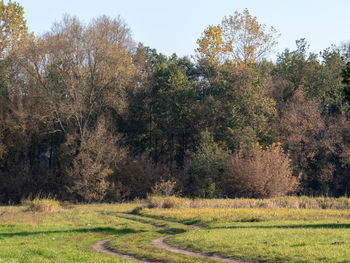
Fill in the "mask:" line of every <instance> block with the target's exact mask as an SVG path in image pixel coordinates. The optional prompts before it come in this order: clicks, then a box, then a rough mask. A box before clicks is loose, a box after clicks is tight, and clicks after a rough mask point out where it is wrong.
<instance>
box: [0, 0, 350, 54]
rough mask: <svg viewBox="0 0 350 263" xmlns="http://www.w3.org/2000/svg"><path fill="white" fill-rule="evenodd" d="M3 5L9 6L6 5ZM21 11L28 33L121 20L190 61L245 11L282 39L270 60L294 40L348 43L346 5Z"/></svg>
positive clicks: (175, 2) (261, 3)
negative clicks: (63, 24)
mask: <svg viewBox="0 0 350 263" xmlns="http://www.w3.org/2000/svg"><path fill="white" fill-rule="evenodd" d="M5 2H8V1H6V0H5ZM16 2H17V3H19V4H20V5H21V6H23V7H24V12H25V18H26V20H27V25H28V28H29V30H30V31H32V32H34V33H35V34H40V33H44V32H46V31H48V30H50V28H51V26H52V24H53V23H54V22H58V21H60V20H61V19H62V17H63V15H64V14H69V15H75V16H77V17H78V18H80V20H81V21H82V22H84V23H89V21H91V19H93V18H95V17H98V16H101V15H108V16H110V17H112V18H113V17H117V16H118V15H120V17H121V18H122V19H123V20H124V21H125V22H126V23H127V25H128V26H129V27H130V29H131V32H132V36H133V39H134V40H135V41H137V42H142V43H143V44H144V45H146V46H149V47H151V48H155V49H157V51H158V52H161V53H163V54H165V55H168V56H170V55H171V54H173V53H176V54H177V55H178V56H191V55H193V54H194V50H195V48H196V47H197V44H196V41H197V39H198V38H200V36H201V33H202V32H203V31H204V30H205V28H206V27H208V26H209V25H217V24H219V23H220V22H221V20H222V18H223V17H224V16H229V15H233V14H234V12H235V11H238V12H242V11H243V10H244V9H245V8H248V10H249V12H250V13H251V14H252V15H254V16H256V17H257V19H258V21H259V22H260V23H262V24H266V25H267V26H268V27H270V26H273V27H275V28H276V29H277V31H278V32H279V33H280V34H281V36H280V37H279V38H278V39H277V41H278V45H277V46H276V48H275V50H274V53H273V54H271V55H270V59H273V60H274V59H276V55H277V54H278V53H281V52H283V50H284V49H286V48H288V49H290V50H294V49H295V47H296V46H295V40H297V39H300V38H305V39H306V40H307V42H308V43H309V45H310V49H309V51H312V52H316V53H318V52H320V51H322V50H324V49H325V48H327V47H330V46H331V45H340V44H341V43H345V42H349V41H350V34H349V28H350V15H349V13H350V0H332V1H330V0H328V1H326V0H318V1H317V0H240V1H238V0H211V1H209V0H172V1H170V0H94V1H92V0H16Z"/></svg>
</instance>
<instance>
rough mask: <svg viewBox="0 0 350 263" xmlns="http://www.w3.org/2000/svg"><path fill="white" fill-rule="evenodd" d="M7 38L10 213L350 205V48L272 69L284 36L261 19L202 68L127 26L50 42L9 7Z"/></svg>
mask: <svg viewBox="0 0 350 263" xmlns="http://www.w3.org/2000/svg"><path fill="white" fill-rule="evenodd" d="M0 28H1V30H0V203H1V204H16V203H19V202H20V201H21V200H23V199H27V198H29V199H30V198H34V197H37V196H50V197H55V198H57V199H59V200H67V201H71V202H87V203H91V202H121V201H127V200H133V199H136V198H139V199H141V198H145V197H147V195H149V194H163V195H178V196H182V197H190V198H195V197H202V198H235V197H247V198H269V197H279V196H285V195H308V196H332V197H339V196H349V192H348V188H350V119H349V117H350V116H349V102H350V43H343V44H340V43H339V46H332V47H329V48H327V49H325V50H324V51H322V52H320V53H319V54H316V53H312V52H309V49H308V47H309V45H308V43H307V41H306V40H305V39H299V40H296V48H295V50H288V49H285V50H284V51H283V52H281V53H279V54H278V55H277V59H276V61H271V60H270V59H269V55H270V54H271V53H272V52H274V48H275V47H276V44H277V41H278V37H279V33H278V32H277V30H276V29H275V28H274V27H269V26H267V25H264V24H261V23H259V22H258V19H257V17H255V16H254V15H252V14H250V12H249V11H248V10H247V9H245V10H243V11H242V12H241V13H239V12H235V13H234V14H232V15H231V16H227V17H224V18H223V19H222V22H221V23H220V24H218V25H210V26H208V27H207V28H205V29H203V33H202V35H201V36H200V38H199V39H198V41H197V49H196V50H195V52H194V55H193V56H192V57H178V56H177V55H176V54H173V55H172V56H170V57H169V56H165V55H163V54H161V53H159V52H157V50H155V49H153V48H152V47H147V46H144V45H143V44H142V43H137V42H136V41H134V40H133V39H132V37H131V29H129V27H128V25H126V23H125V22H124V21H123V20H122V19H121V18H120V17H117V18H111V17H107V16H100V17H98V18H96V19H93V20H92V21H90V23H88V24H84V23H82V22H81V21H80V20H79V19H78V18H77V17H74V16H69V15H66V16H64V17H63V19H62V20H61V21H60V22H57V23H55V24H54V25H53V26H52V27H51V30H49V31H47V32H46V33H44V34H42V35H38V36H37V35H34V34H33V33H30V32H29V30H28V27H27V25H26V21H25V19H24V10H23V7H21V6H20V5H19V4H18V3H16V2H11V1H10V2H8V3H7V4H5V3H4V1H0ZM349 190H350V189H349Z"/></svg>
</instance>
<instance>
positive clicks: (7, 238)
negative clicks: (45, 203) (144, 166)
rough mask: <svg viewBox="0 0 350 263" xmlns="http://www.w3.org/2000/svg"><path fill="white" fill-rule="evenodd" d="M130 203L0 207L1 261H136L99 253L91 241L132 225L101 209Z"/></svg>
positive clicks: (111, 235)
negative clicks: (37, 209)
mask: <svg viewBox="0 0 350 263" xmlns="http://www.w3.org/2000/svg"><path fill="white" fill-rule="evenodd" d="M129 209H130V207H126V206H118V207H112V206H77V207H74V208H73V209H69V210H62V211H60V212H54V213H32V212H28V211H24V210H25V209H24V208H23V207H0V262H6V263H8V262H23V263H24V262H25V263H27V262H28V263H29V262H33V263H34V262H35V263H37V262H91V263H92V262H94V263H95V262H102V263H103V262H132V261H127V260H122V259H117V258H115V257H112V256H108V255H104V254H101V253H97V252H95V251H93V250H92V249H91V247H90V246H91V244H92V243H94V242H96V241H98V240H101V239H105V238H108V237H116V236H121V235H124V234H126V233H129V232H130V231H133V230H132V229H133V228H132V227H133V226H132V223H131V222H130V221H128V220H125V219H122V218H118V217H114V216H108V215H104V214H103V213H101V212H98V211H99V210H117V211H125V210H129Z"/></svg>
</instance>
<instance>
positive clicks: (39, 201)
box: [22, 197, 62, 212]
mask: <svg viewBox="0 0 350 263" xmlns="http://www.w3.org/2000/svg"><path fill="white" fill-rule="evenodd" d="M22 205H24V206H25V207H26V211H31V212H56V211H60V210H61V209H62V206H61V205H60V202H59V201H57V200H55V199H51V198H39V197H36V198H35V199H33V200H24V201H22Z"/></svg>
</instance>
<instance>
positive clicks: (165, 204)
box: [147, 196, 191, 208]
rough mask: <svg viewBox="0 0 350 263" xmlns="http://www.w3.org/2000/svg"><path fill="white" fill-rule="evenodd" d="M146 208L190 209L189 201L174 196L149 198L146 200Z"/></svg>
mask: <svg viewBox="0 0 350 263" xmlns="http://www.w3.org/2000/svg"><path fill="white" fill-rule="evenodd" d="M147 202H148V208H179V207H190V204H191V200H190V199H186V198H179V197H176V196H150V197H148V198H147Z"/></svg>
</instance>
